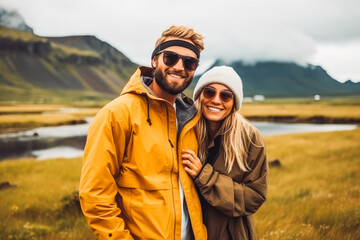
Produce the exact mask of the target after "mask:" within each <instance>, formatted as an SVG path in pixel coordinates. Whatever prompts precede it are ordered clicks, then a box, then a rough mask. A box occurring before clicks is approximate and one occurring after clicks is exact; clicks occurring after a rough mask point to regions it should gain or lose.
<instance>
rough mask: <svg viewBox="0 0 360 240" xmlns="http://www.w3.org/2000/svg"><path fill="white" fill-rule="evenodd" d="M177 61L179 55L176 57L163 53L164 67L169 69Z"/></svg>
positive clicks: (175, 55)
mask: <svg viewBox="0 0 360 240" xmlns="http://www.w3.org/2000/svg"><path fill="white" fill-rule="evenodd" d="M178 60H179V55H177V54H176V53H174V52H164V58H163V61H164V63H165V64H166V66H168V67H171V66H173V65H175V64H176V63H177V61H178Z"/></svg>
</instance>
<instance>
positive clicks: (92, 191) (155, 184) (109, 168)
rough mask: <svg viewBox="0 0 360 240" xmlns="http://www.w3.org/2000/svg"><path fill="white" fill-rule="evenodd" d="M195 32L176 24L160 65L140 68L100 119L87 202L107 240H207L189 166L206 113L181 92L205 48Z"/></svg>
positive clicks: (88, 167)
mask: <svg viewBox="0 0 360 240" xmlns="http://www.w3.org/2000/svg"><path fill="white" fill-rule="evenodd" d="M202 39H203V37H202V36H201V35H200V34H198V33H196V32H194V30H193V29H191V28H187V27H184V26H171V27H170V28H169V29H167V30H165V31H164V32H163V34H162V36H161V37H160V38H159V39H158V41H157V42H156V45H155V46H156V47H155V50H154V51H153V54H152V56H151V58H152V59H151V63H152V67H153V68H147V67H139V68H138V69H137V71H136V72H135V73H134V75H133V76H132V77H131V78H130V80H129V82H128V83H127V85H126V86H125V87H124V89H123V91H122V93H121V95H120V97H118V98H117V99H115V100H113V101H112V102H110V103H108V104H107V105H106V106H105V107H104V108H103V109H101V110H100V111H99V113H98V114H97V115H96V116H95V118H94V120H93V121H92V123H91V125H90V127H89V131H88V138H87V143H86V146H85V152H84V162H83V168H82V174H81V181H80V202H81V207H82V210H83V212H84V215H85V218H86V220H87V222H88V224H89V225H90V227H91V229H92V230H93V232H94V234H95V235H96V236H97V237H98V238H99V239H156V240H159V239H174V240H180V239H181V240H182V239H206V238H207V236H206V229H205V226H204V225H203V223H202V214H201V207H200V202H199V199H198V196H197V192H196V189H195V187H194V185H193V182H192V180H191V178H190V177H189V176H188V175H187V173H186V172H185V170H184V168H183V166H182V161H181V150H182V149H192V150H193V151H195V152H197V149H198V148H197V140H196V136H195V133H194V130H193V126H194V125H195V123H196V122H197V120H198V118H199V116H198V115H196V110H195V108H194V107H193V106H192V102H191V100H189V99H188V98H187V97H185V96H184V95H181V94H180V93H181V92H182V91H183V90H184V89H186V87H187V86H189V84H190V83H191V81H192V78H193V76H194V72H195V69H196V67H197V66H198V62H199V57H200V52H201V51H202V50H203V49H204V44H203V41H202Z"/></svg>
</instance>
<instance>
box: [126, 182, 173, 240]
mask: <svg viewBox="0 0 360 240" xmlns="http://www.w3.org/2000/svg"><path fill="white" fill-rule="evenodd" d="M119 193H120V195H121V194H123V196H122V203H123V208H124V211H125V213H124V215H125V216H126V218H128V227H129V230H130V232H131V234H132V235H133V236H134V237H135V239H137V238H138V239H147V238H149V239H169V238H171V235H169V234H170V233H171V232H172V231H171V230H170V229H173V226H174V225H173V224H174V213H173V211H171V210H172V209H173V203H172V198H171V195H170V194H171V190H168V189H166V190H143V189H138V188H120V190H119Z"/></svg>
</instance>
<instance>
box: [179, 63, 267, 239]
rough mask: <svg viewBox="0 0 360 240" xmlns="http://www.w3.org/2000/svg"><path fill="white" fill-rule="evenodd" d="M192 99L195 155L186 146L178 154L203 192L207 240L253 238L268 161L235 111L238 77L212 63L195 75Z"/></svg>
mask: <svg viewBox="0 0 360 240" xmlns="http://www.w3.org/2000/svg"><path fill="white" fill-rule="evenodd" d="M194 100H195V106H196V107H197V109H198V110H199V111H200V112H201V118H200V120H199V122H198V123H197V125H196V126H195V130H196V133H197V136H198V141H199V144H200V146H199V153H198V154H199V157H198V156H197V155H196V154H195V153H194V152H193V151H190V150H186V149H185V150H183V152H182V157H183V166H184V169H185V170H186V172H187V173H188V174H189V175H190V176H191V177H192V178H193V180H194V182H195V185H196V187H197V188H198V192H199V195H200V196H201V202H202V210H203V216H204V223H205V225H206V227H207V231H208V239H214V240H219V239H221V240H226V239H234V240H235V239H236V240H237V239H256V237H255V227H254V223H253V218H252V214H254V213H255V212H256V211H257V210H258V209H259V207H260V206H261V205H262V204H263V203H264V201H265V199H266V191H267V186H268V181H267V176H268V164H267V160H266V153H265V144H264V140H263V138H262V136H261V135H260V133H259V131H258V130H257V129H256V128H255V127H254V126H252V125H251V124H250V123H249V122H248V121H246V120H245V119H244V118H243V117H242V116H241V115H240V113H239V110H240V108H241V104H242V100H243V92H242V82H241V79H240V77H239V76H238V75H237V73H236V72H235V71H234V70H233V69H232V68H231V67H227V66H219V67H214V68H212V69H211V70H209V71H208V72H206V73H205V74H203V75H202V77H201V78H200V79H199V81H198V83H197V85H196V87H195V90H194Z"/></svg>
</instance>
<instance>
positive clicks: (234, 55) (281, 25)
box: [0, 0, 360, 82]
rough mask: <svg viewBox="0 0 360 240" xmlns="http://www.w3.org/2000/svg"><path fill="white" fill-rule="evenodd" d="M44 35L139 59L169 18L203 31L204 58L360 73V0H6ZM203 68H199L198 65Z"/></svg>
mask: <svg viewBox="0 0 360 240" xmlns="http://www.w3.org/2000/svg"><path fill="white" fill-rule="evenodd" d="M1 5H2V6H4V7H6V8H10V9H16V10H17V11H18V12H19V13H20V14H21V15H22V17H23V18H24V20H25V22H26V23H27V24H28V25H29V26H30V27H32V28H33V29H34V33H35V34H37V35H40V36H69V35H95V36H96V37H98V38H99V39H101V40H103V41H106V42H108V43H109V44H111V45H113V46H114V47H116V48H117V49H118V50H119V51H121V52H123V53H124V54H125V55H126V56H128V57H129V58H130V59H131V60H132V61H134V62H135V63H138V64H141V65H149V64H150V55H151V52H152V50H153V48H154V44H155V41H156V39H157V38H158V37H159V36H160V35H161V32H162V31H163V30H164V29H166V28H167V27H169V26H170V25H173V24H175V25H186V26H189V27H193V28H194V29H195V30H196V31H198V32H199V33H201V34H203V35H204V36H205V40H204V41H205V50H204V52H203V53H202V56H201V61H200V64H201V65H200V66H201V67H202V68H205V67H207V65H208V64H209V63H211V62H212V61H213V60H214V59H216V58H222V59H225V60H229V61H231V60H234V59H236V60H243V61H245V62H249V63H251V62H254V61H258V60H279V61H294V62H297V63H299V64H307V63H310V64H313V65H320V66H322V67H323V68H324V69H325V70H326V71H327V72H328V73H329V74H330V76H332V77H333V78H335V79H337V80H338V81H340V82H344V81H346V80H348V79H351V80H353V81H355V82H359V81H360V1H359V0H292V1H290V0H220V1H210V0H182V1H172V0H101V1H100V0H0V6H1ZM200 71H201V69H200Z"/></svg>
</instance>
